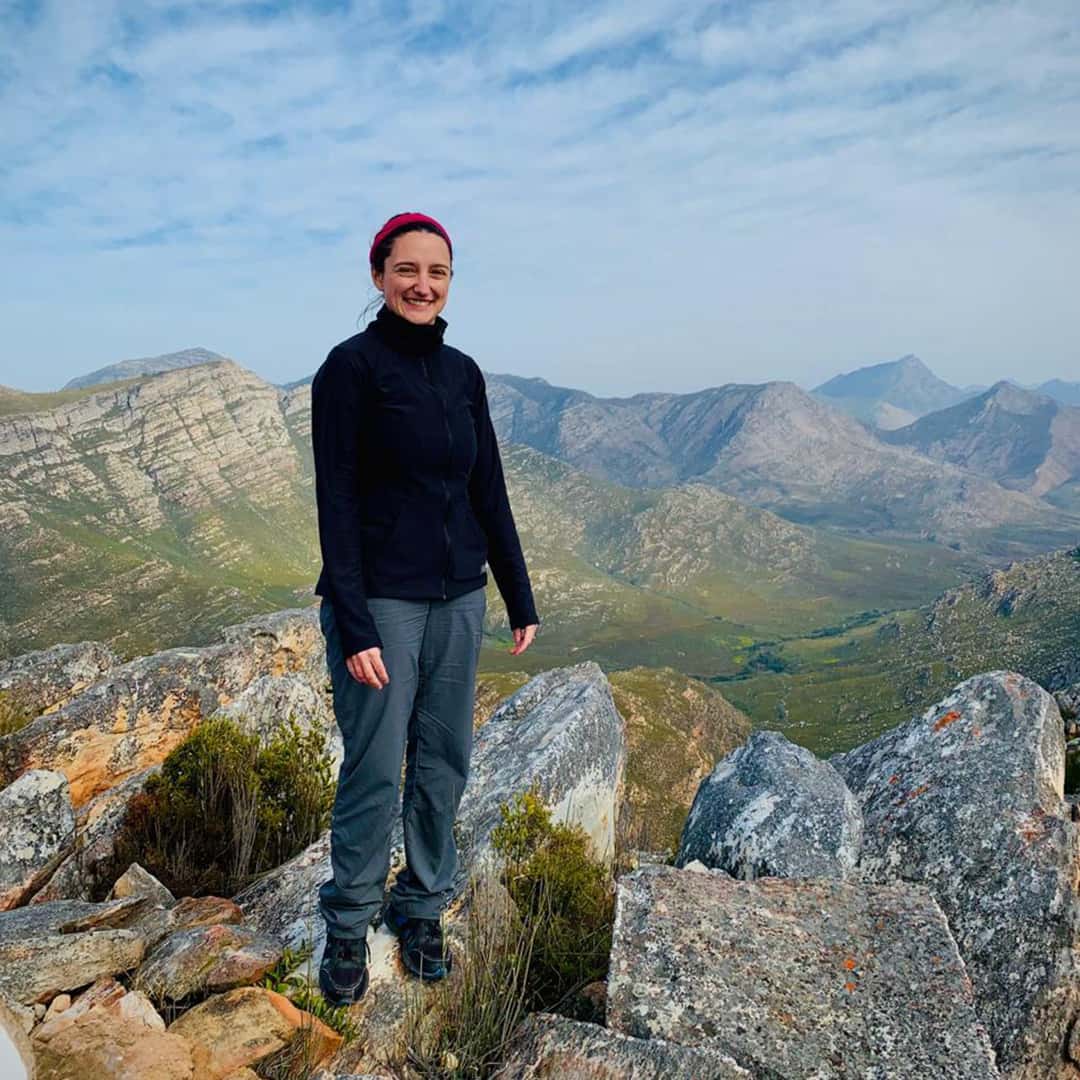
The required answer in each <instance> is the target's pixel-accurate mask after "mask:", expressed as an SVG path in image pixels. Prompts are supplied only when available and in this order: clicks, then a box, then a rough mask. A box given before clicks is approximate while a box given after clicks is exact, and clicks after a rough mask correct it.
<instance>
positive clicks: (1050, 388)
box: [1037, 379, 1080, 406]
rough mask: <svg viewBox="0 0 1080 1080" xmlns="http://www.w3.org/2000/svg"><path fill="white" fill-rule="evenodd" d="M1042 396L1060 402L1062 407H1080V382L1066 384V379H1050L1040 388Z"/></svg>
mask: <svg viewBox="0 0 1080 1080" xmlns="http://www.w3.org/2000/svg"><path fill="white" fill-rule="evenodd" d="M1037 390H1038V392H1039V393H1040V394H1045V395H1046V396H1047V397H1052V398H1053V399H1054V400H1055V401H1060V402H1061V404H1062V405H1075V406H1080V382H1065V380H1064V379H1050V380H1049V381H1048V382H1044V383H1042V384H1041V385H1040V386H1039V387H1038V388H1037Z"/></svg>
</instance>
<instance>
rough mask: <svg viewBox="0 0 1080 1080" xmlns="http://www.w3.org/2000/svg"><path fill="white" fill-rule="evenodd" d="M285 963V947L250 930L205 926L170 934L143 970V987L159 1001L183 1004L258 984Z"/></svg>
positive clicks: (234, 927) (141, 984)
mask: <svg viewBox="0 0 1080 1080" xmlns="http://www.w3.org/2000/svg"><path fill="white" fill-rule="evenodd" d="M280 959H281V945H280V944H279V943H278V942H277V941H276V940H274V939H273V938H269V937H267V936H266V935H265V934H259V933H258V932H256V931H254V930H250V929H248V928H247V927H244V926H228V925H220V924H218V925H214V926H199V927H193V928H192V929H189V930H178V931H177V932H176V933H174V934H170V935H169V937H167V938H165V940H164V941H162V942H161V943H160V944H159V945H157V946H156V947H155V948H154V951H153V952H152V953H150V955H149V956H147V957H146V959H145V960H144V961H143V963H142V965H141V966H140V967H139V975H138V983H139V987H140V988H141V989H143V990H145V991H146V993H148V994H149V995H150V996H151V997H153V998H154V999H155V1000H165V999H167V1000H169V1001H182V1000H183V999H184V998H189V997H191V996H193V995H194V994H197V993H204V992H210V993H220V992H222V991H224V990H232V989H233V988H235V987H237V986H246V985H248V984H250V983H255V982H258V981H259V979H261V978H262V977H263V975H265V974H266V973H267V972H268V971H269V970H270V969H271V968H272V967H273V966H274V965H275V964H276V963H277V962H278V960H280Z"/></svg>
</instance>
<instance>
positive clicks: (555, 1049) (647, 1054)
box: [493, 1013, 755, 1080]
mask: <svg viewBox="0 0 1080 1080" xmlns="http://www.w3.org/2000/svg"><path fill="white" fill-rule="evenodd" d="M754 1075H755V1074H754V1073H751V1072H748V1071H747V1070H746V1069H744V1068H742V1067H741V1066H739V1065H737V1064H736V1063H735V1061H734V1059H732V1058H731V1057H730V1056H729V1055H727V1054H725V1053H723V1052H722V1051H720V1050H717V1049H715V1048H713V1047H710V1046H700V1047H690V1046H679V1045H677V1044H676V1043H672V1042H668V1041H667V1040H666V1039H655V1038H654V1039H635V1038H632V1037H631V1036H629V1035H621V1034H620V1033H619V1032H617V1031H609V1030H608V1029H607V1028H605V1027H601V1026H600V1025H599V1024H584V1023H580V1022H578V1021H576V1020H567V1019H566V1017H563V1016H556V1015H554V1014H552V1013H533V1014H531V1015H530V1016H529V1017H528V1019H527V1020H525V1022H524V1023H522V1024H521V1026H520V1027H519V1028H518V1029H517V1031H515V1032H514V1036H513V1040H512V1042H511V1047H510V1053H509V1055H508V1057H507V1059H506V1064H505V1065H504V1066H503V1067H502V1068H501V1069H500V1070H499V1071H498V1072H497V1073H495V1074H494V1078H493V1080H544V1078H547V1080H669V1078H670V1077H675V1076H682V1077H694V1078H695V1080H753V1077H754Z"/></svg>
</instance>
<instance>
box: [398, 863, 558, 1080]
mask: <svg viewBox="0 0 1080 1080" xmlns="http://www.w3.org/2000/svg"><path fill="white" fill-rule="evenodd" d="M467 904H468V918H467V921H466V924H465V942H464V947H463V948H462V949H461V950H460V951H459V952H456V953H455V957H454V970H453V971H452V972H451V974H450V976H449V977H448V978H447V979H445V980H444V981H442V982H439V983H436V984H435V985H434V986H431V987H420V986H417V985H415V984H410V985H409V986H408V987H406V999H405V1025H404V1034H403V1039H402V1045H401V1047H400V1048H399V1049H398V1050H397V1051H396V1052H395V1053H393V1054H391V1055H389V1056H387V1057H385V1059H384V1060H383V1061H382V1062H381V1063H382V1064H383V1065H384V1066H385V1067H386V1068H387V1069H388V1070H389V1071H390V1073H391V1074H392V1075H393V1076H395V1077H399V1078H401V1080H417V1078H423V1080H476V1078H479V1077H486V1076H491V1075H492V1074H493V1073H494V1072H495V1071H496V1070H497V1069H498V1067H499V1066H500V1065H501V1064H502V1062H503V1061H504V1059H505V1056H506V1051H507V1048H508V1045H509V1042H510V1039H511V1036H512V1035H513V1033H514V1031H515V1029H516V1028H517V1026H518V1025H519V1024H520V1023H521V1021H522V1020H524V1019H525V1015H526V1011H527V1009H526V1003H527V1000H528V992H527V983H528V975H529V967H530V963H531V959H532V955H533V949H534V945H535V941H536V937H537V934H538V933H539V932H540V926H541V924H540V922H539V921H537V920H533V921H526V920H524V919H522V918H521V917H520V915H519V914H518V912H517V911H516V910H515V907H514V904H513V901H512V900H511V899H510V896H509V893H508V892H507V891H506V890H505V889H504V888H502V886H501V884H500V883H498V882H497V881H493V880H492V879H491V878H487V877H484V878H480V879H474V880H472V881H470V883H469V892H468V898H467Z"/></svg>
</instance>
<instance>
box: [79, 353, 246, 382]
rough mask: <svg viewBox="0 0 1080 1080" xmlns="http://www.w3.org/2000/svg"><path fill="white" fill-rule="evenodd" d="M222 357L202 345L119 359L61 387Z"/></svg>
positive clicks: (167, 368)
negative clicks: (130, 358) (153, 354)
mask: <svg viewBox="0 0 1080 1080" xmlns="http://www.w3.org/2000/svg"><path fill="white" fill-rule="evenodd" d="M224 359H225V357H224V356H221V355H220V354H219V353H216V352H211V351H210V350H209V349H202V348H194V349H181V350H180V351H179V352H172V353H163V354H162V355H161V356H142V357H139V358H138V359H135V360H121V361H120V362H119V363H118V364H109V365H107V366H106V367H103V368H98V369H97V370H96V371H89V372H87V373H86V374H85V375H78V376H76V377H75V378H74V379H69V380H68V381H67V382H66V383H64V387H63V388H64V389H65V390H80V389H83V388H84V387H87V386H100V385H101V384H102V383H109V382H118V381H119V380H121V379H130V378H134V377H136V376H139V375H156V374H158V372H161V371H176V370H177V369H178V368H185V367H194V366H195V365H196V364H208V363H211V362H213V361H216V360H224Z"/></svg>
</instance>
